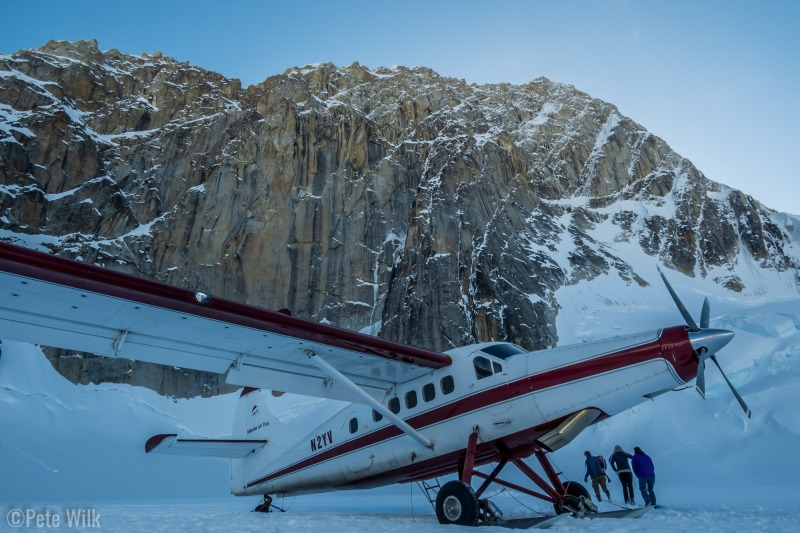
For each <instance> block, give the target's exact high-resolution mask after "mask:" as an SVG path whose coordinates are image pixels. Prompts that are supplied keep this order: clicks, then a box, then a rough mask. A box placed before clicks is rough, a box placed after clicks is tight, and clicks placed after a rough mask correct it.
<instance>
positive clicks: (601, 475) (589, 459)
mask: <svg viewBox="0 0 800 533" xmlns="http://www.w3.org/2000/svg"><path fill="white" fill-rule="evenodd" d="M583 455H585V456H586V475H584V476H583V480H584V481H588V480H589V478H590V477H591V478H592V488H593V489H594V493H595V495H596V496H597V501H599V502H601V501H603V499H602V498H601V497H600V487H602V488H603V492H605V493H606V497H607V498H608V501H611V493H609V492H608V487H607V486H606V478H608V476H607V475H606V470H605V468H603V465H602V464H601V463H600V459H598V458H597V457H595V456H594V455H592V452H590V451H586V452H584V453H583ZM608 479H609V480H610V479H611V478H608Z"/></svg>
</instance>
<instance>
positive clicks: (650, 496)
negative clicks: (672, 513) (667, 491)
mask: <svg viewBox="0 0 800 533" xmlns="http://www.w3.org/2000/svg"><path fill="white" fill-rule="evenodd" d="M631 464H632V465H633V473H634V474H636V477H637V478H638V479H639V490H640V491H641V492H642V498H644V504H645V505H652V506H655V505H656V493H655V492H653V485H655V484H656V468H655V466H653V460H652V459H650V457H649V456H648V455H647V454H646V453H644V452H643V451H642V449H641V448H639V447H638V446H636V447H635V448H634V449H633V459H632V460H631Z"/></svg>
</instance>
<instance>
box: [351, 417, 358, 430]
mask: <svg viewBox="0 0 800 533" xmlns="http://www.w3.org/2000/svg"><path fill="white" fill-rule="evenodd" d="M356 431H358V418H351V419H350V433H355V432H356Z"/></svg>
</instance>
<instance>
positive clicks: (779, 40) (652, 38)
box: [0, 0, 800, 214]
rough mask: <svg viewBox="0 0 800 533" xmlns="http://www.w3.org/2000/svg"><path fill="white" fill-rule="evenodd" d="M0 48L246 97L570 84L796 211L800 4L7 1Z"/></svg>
mask: <svg viewBox="0 0 800 533" xmlns="http://www.w3.org/2000/svg"><path fill="white" fill-rule="evenodd" d="M0 13H2V15H3V18H4V19H5V20H7V21H14V22H13V24H4V28H3V31H2V32H0V53H6V54H8V53H12V52H14V51H16V50H19V49H21V48H38V47H40V46H42V45H43V44H45V43H46V42H47V41H48V40H50V39H58V40H70V41H72V40H79V39H97V40H98V42H99V46H100V49H101V50H109V49H112V48H115V49H117V50H120V51H121V52H125V53H131V54H140V53H142V52H148V53H152V52H156V51H161V52H163V53H164V54H165V55H168V56H172V57H174V58H175V59H178V60H180V61H189V62H190V63H192V64H194V65H196V66H199V67H202V68H205V69H208V70H213V71H217V72H220V73H221V74H223V75H225V76H228V77H236V78H239V79H241V80H242V83H243V84H244V85H245V86H247V85H250V84H253V83H258V82H260V81H263V80H264V79H266V78H267V77H269V76H272V75H275V74H281V73H283V72H284V71H286V70H287V69H289V68H291V67H294V66H302V65H306V64H311V63H319V62H327V61H329V62H332V63H335V64H337V65H340V66H346V65H349V64H351V63H353V62H355V61H357V62H359V63H361V64H362V65H365V66H367V67H370V68H376V67H379V66H386V67H392V66H395V65H402V66H408V67H415V66H424V67H429V68H431V69H433V70H435V71H436V72H438V73H439V74H442V75H444V76H450V77H454V78H459V79H465V80H466V81H467V82H469V83H477V84H485V83H496V82H508V83H513V84H522V83H526V82H528V81H531V80H533V79H535V78H537V77H540V76H545V77H547V78H550V79H551V80H554V81H558V82H563V83H568V84H571V85H574V86H575V87H576V88H578V89H580V90H582V91H584V92H587V93H589V94H590V95H592V96H593V97H596V98H599V99H601V100H605V101H607V102H610V103H612V104H614V105H616V106H617V107H618V108H619V110H620V112H621V113H622V114H624V115H626V116H628V117H630V118H632V119H633V120H635V121H636V122H638V123H640V124H641V125H643V126H644V127H645V128H647V129H648V130H649V131H650V132H651V133H653V134H655V135H657V136H659V137H661V138H663V139H664V140H665V141H667V143H668V144H669V145H670V146H671V147H672V148H673V149H674V150H675V151H677V152H678V153H679V154H681V155H682V156H684V157H686V158H688V159H689V160H691V161H692V162H693V163H694V164H695V165H696V166H697V167H698V168H699V169H700V171H702V172H703V173H704V174H705V175H706V176H707V177H708V178H710V179H712V180H714V181H718V182H721V183H724V184H726V185H730V186H732V187H734V188H736V189H740V190H742V191H744V192H745V193H746V194H749V195H751V196H753V197H755V198H756V199H757V200H759V201H760V202H762V203H763V204H764V205H766V206H767V207H770V208H773V209H776V210H779V211H785V212H789V213H793V214H800V192H798V190H797V188H795V186H794V181H796V179H797V178H798V177H800V176H798V174H799V173H798V170H797V166H796V162H795V157H794V156H795V152H794V150H795V149H796V147H798V146H799V145H800V129H798V128H797V127H796V125H797V124H798V123H800V104H798V99H797V95H798V94H800V32H799V31H797V28H798V27H800V2H797V1H794V0H783V1H779V0H771V1H770V0H767V1H764V2H754V1H749V2H748V1H741V0H706V1H694V0H670V1H669V2H667V1H650V2H641V1H636V0H607V1H604V2H600V1H592V0H563V1H559V0H540V1H534V0H529V1H524V0H497V1H495V2H486V1H480V0H478V1H476V0H439V1H435V0H424V1H423V0H405V1H403V2H384V1H379V0H354V1H345V0H340V1H337V2H334V1H330V0H328V1H317V0H295V1H291V2H289V1H285V2H270V1H259V2H256V1H250V2H248V1H244V0H227V1H225V2H219V1H214V0H194V1H191V2H189V1H164V0H157V1H153V0H137V1H136V2H114V1H108V0H103V1H95V0H83V1H81V0H76V1H73V2H63V1H46V0H28V1H26V2H21V1H10V0H6V1H5V2H3V3H1V4H0Z"/></svg>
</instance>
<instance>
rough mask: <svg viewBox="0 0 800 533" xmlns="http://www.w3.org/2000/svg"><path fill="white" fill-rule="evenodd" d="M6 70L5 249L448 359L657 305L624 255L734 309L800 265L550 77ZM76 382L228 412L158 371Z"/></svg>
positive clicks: (150, 59)
mask: <svg viewBox="0 0 800 533" xmlns="http://www.w3.org/2000/svg"><path fill="white" fill-rule="evenodd" d="M0 71H2V72H0V184H1V185H0V228H2V229H0V231H2V233H0V237H5V238H13V237H15V236H19V235H20V234H25V235H36V236H37V237H36V239H34V240H31V239H30V238H28V239H26V241H27V242H36V243H41V246H44V247H46V248H48V249H49V250H51V251H52V252H53V253H59V254H62V255H65V256H69V257H76V258H80V259H81V260H83V261H87V262H91V263H96V264H101V265H104V266H106V267H108V268H113V269H117V270H121V271H125V272H128V273H133V274H136V275H140V276H145V277H150V278H154V279H158V280H161V281H165V282H167V283H170V284H173V285H178V286H182V287H186V288H190V289H194V290H202V291H203V292H208V293H212V294H215V295H218V296H222V297H225V298H230V299H233V300H238V301H243V302H247V303H250V304H254V305H259V306H263V307H268V308H273V309H279V308H289V309H291V310H292V311H293V313H294V314H296V315H299V316H304V317H307V318H311V319H314V320H320V321H326V322H328V323H332V324H335V325H338V326H341V327H345V328H348V329H354V330H362V331H366V332H370V333H373V334H378V335H380V336H382V337H386V338H391V339H394V340H399V341H403V342H408V343H411V344H415V345H419V346H424V347H426V348H431V349H435V350H446V349H449V348H452V347H455V346H459V345H462V344H466V343H470V342H476V341H482V340H489V339H494V340H508V341H511V342H516V343H518V344H520V345H522V346H524V347H526V348H531V349H532V348H541V347H545V346H550V345H554V344H555V343H556V342H557V339H558V332H557V331H556V328H555V317H556V313H557V311H558V303H557V300H556V296H555V291H556V290H558V289H559V288H560V287H562V286H564V285H565V284H574V283H577V282H579V281H582V280H591V279H594V278H595V277H597V276H601V275H619V276H621V277H622V279H624V280H625V281H626V282H628V283H638V284H643V283H644V281H643V280H642V279H641V278H640V277H639V276H638V275H637V273H636V272H635V271H634V268H633V267H632V266H631V265H630V264H628V263H626V262H625V261H624V260H623V259H621V258H620V257H619V255H618V253H617V252H616V250H617V249H618V247H620V246H636V247H637V249H640V250H642V251H643V253H646V254H649V255H651V256H653V258H654V262H655V261H659V262H662V263H664V264H666V265H667V266H668V267H671V268H674V269H676V270H678V271H680V272H682V273H684V274H687V275H690V276H709V275H713V276H714V279H715V280H717V282H718V283H720V284H723V285H724V286H726V287H728V288H729V289H731V290H743V289H745V286H744V285H743V281H742V280H741V279H739V278H738V277H737V276H736V275H735V272H734V271H733V270H734V269H733V266H734V265H735V264H736V262H737V261H738V259H739V258H741V257H743V256H748V257H752V258H753V259H754V260H755V261H756V262H757V264H758V265H759V266H760V267H762V268H766V269H776V270H779V271H787V270H790V269H797V268H798V263H800V260H798V258H797V256H796V255H794V256H793V255H791V250H790V245H791V243H792V242H793V237H792V234H791V231H793V230H792V229H787V227H788V226H787V225H786V224H787V223H786V221H785V220H784V219H778V218H776V217H775V216H774V213H773V212H771V211H769V210H767V209H765V208H764V207H762V206H761V205H760V204H759V203H758V202H756V201H755V200H753V199H752V198H750V197H746V196H744V195H742V194H741V193H739V192H737V191H733V190H731V189H729V188H727V187H725V186H722V185H719V184H717V183H714V182H712V181H709V180H707V179H706V178H705V177H704V176H703V175H702V174H701V173H700V172H699V171H698V170H697V169H695V168H694V166H693V165H692V164H691V163H690V162H689V161H687V160H685V159H683V158H681V157H680V156H679V155H677V154H675V153H674V152H672V151H671V150H670V148H669V147H668V146H667V145H666V143H664V142H663V141H662V140H661V139H659V138H657V137H654V136H653V135H651V134H649V133H648V132H647V131H645V130H644V129H643V128H642V127H641V126H639V125H638V124H636V123H635V122H633V121H632V120H630V119H628V118H626V117H623V116H621V115H620V114H619V112H618V111H617V109H616V108H615V107H614V106H612V105H610V104H607V103H605V102H601V101H599V100H595V99H592V98H591V97H589V96H588V95H586V94H584V93H581V92H579V91H577V90H575V89H574V88H573V87H571V86H566V85H561V84H557V83H553V82H551V81H549V80H547V79H544V78H539V79H537V80H535V81H533V82H531V83H529V84H526V85H522V86H511V85H487V86H474V85H473V86H467V85H466V84H465V83H464V82H463V81H460V80H454V79H448V78H443V77H441V76H439V75H437V74H436V73H434V72H432V71H430V70H427V69H406V68H402V67H398V68H396V69H391V70H390V69H384V68H379V69H376V70H369V69H367V68H364V67H362V66H360V65H358V64H353V65H351V66H349V67H346V68H338V67H335V66H333V65H330V64H323V65H318V66H313V67H304V68H296V69H291V70H289V71H287V72H286V73H284V74H282V75H280V76H273V77H271V78H268V79H267V80H266V81H264V82H263V83H261V84H258V85H254V86H251V87H248V88H246V89H243V88H242V87H241V84H240V83H239V81H238V80H229V79H226V78H224V77H222V76H220V75H219V74H216V73H212V72H208V71H204V70H202V69H199V68H197V67H193V66H190V65H188V64H185V63H178V62H176V61H174V60H172V59H171V58H168V57H162V56H161V54H154V55H153V56H143V57H133V56H129V55H124V54H121V53H119V52H117V51H114V50H111V51H108V52H101V51H99V49H98V48H97V43H96V42H78V43H64V42H50V43H48V44H47V45H45V46H44V47H42V48H41V49H40V50H23V51H20V52H17V53H15V54H12V55H10V56H0ZM786 220H794V219H786ZM712 271H713V272H712ZM720 271H723V272H728V273H729V274H725V275H720V274H719V272H720ZM55 364H56V365H57V367H58V368H59V369H62V370H63V371H64V373H65V374H67V375H68V376H69V377H70V378H71V379H73V380H74V381H80V380H81V379H83V380H87V379H91V380H95V379H106V378H108V377H113V376H112V374H115V373H116V374H117V378H115V379H120V380H122V381H125V380H126V379H127V380H129V381H130V379H129V378H126V377H125V376H130V375H131V374H137V375H139V374H141V375H147V376H148V377H147V378H144V379H141V380H140V381H143V382H147V383H148V384H150V385H151V386H154V385H156V388H159V387H160V388H161V390H162V392H166V393H168V394H181V395H184V394H197V393H201V392H208V390H205V389H204V385H202V384H201V385H199V388H200V389H203V390H198V388H197V387H196V386H195V385H182V384H181V385H175V382H176V381H175V380H173V379H172V378H166V377H164V376H163V375H162V376H161V377H154V375H153V374H152V373H151V372H152V371H151V370H147V371H139V370H135V371H133V372H129V370H130V369H131V368H138V367H137V366H136V365H139V364H138V363H137V364H135V365H134V366H133V367H130V368H129V367H127V366H125V365H129V364H131V363H127V362H119V361H108V360H102V361H97V362H94V363H87V362H84V363H82V364H78V365H77V366H76V363H75V362H71V363H69V364H67V363H66V362H65V361H60V360H59V362H56V363H55ZM86 365H101V367H92V368H98V369H97V370H94V369H93V370H91V371H87V369H86ZM102 365H123V366H121V367H120V368H116V369H115V370H108V371H104V370H102V368H104V366H102ZM67 368H68V369H69V370H65V369H67ZM165 372H166V370H165ZM89 375H91V376H92V377H91V378H88V377H86V376H89ZM81 376H83V377H81ZM187 379H188V378H187ZM193 379H194V378H190V379H188V381H190V382H191V381H192V380H193ZM203 379H207V380H211V379H212V378H210V377H208V376H206V377H205V378H203ZM214 379H216V378H214ZM159 380H160V383H167V384H169V385H166V386H162V385H157V384H155V382H159ZM177 381H180V379H178V380H177ZM150 382H152V383H150ZM200 382H202V380H200ZM181 383H182V382H181ZM214 383H216V382H214ZM172 387H177V388H181V390H177V391H176V390H171V388H172ZM209 387H210V389H209V390H211V392H212V393H213V392H215V391H216V384H214V385H213V386H209Z"/></svg>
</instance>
